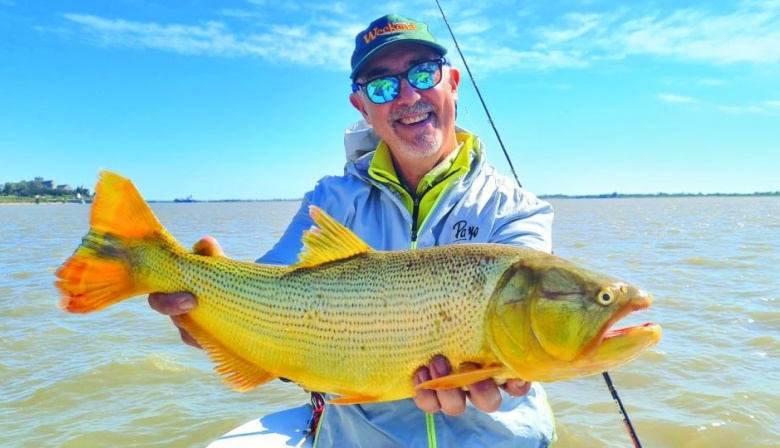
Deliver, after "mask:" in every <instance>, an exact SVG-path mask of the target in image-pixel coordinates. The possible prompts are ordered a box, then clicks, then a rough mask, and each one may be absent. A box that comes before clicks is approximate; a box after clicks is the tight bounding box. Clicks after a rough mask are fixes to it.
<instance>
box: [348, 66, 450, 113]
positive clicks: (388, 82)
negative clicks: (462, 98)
mask: <svg viewBox="0 0 780 448" xmlns="http://www.w3.org/2000/svg"><path fill="white" fill-rule="evenodd" d="M445 64H447V60H446V59H445V58H443V57H442V58H439V59H434V60H432V61H425V62H421V63H419V64H417V65H415V66H413V67H409V68H408V69H407V70H406V71H405V72H402V73H398V74H395V75H384V76H379V77H377V78H374V79H371V80H368V81H366V82H364V83H358V82H356V83H354V84H352V91H353V92H357V91H358V90H360V89H363V91H364V92H366V96H368V99H369V100H371V102H372V103H374V104H384V103H389V102H390V101H393V100H394V99H396V98H398V94H399V93H400V92H401V80H402V79H403V78H406V80H407V81H409V85H411V86H412V87H414V88H415V89H417V90H428V89H431V88H433V87H436V85H437V84H439V82H440V81H441V67H442V66H443V65H445Z"/></svg>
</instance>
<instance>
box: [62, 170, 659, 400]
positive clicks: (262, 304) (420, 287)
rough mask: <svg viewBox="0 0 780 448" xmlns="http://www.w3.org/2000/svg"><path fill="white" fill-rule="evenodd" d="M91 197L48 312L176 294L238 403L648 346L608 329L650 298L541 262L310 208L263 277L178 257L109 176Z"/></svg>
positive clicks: (650, 330)
mask: <svg viewBox="0 0 780 448" xmlns="http://www.w3.org/2000/svg"><path fill="white" fill-rule="evenodd" d="M95 192H96V198H95V201H94V203H93V205H92V210H91V215H90V230H89V233H87V235H86V236H85V237H84V238H83V240H82V243H81V245H80V246H79V247H78V248H77V249H76V252H75V253H74V254H73V255H72V256H71V257H70V258H69V259H68V260H67V261H66V262H65V264H63V266H62V267H61V268H60V269H59V270H58V271H57V274H56V275H57V277H58V278H59V279H58V280H57V282H56V286H57V287H58V288H59V289H60V291H61V292H62V295H63V299H62V303H61V306H62V308H64V309H65V310H67V311H70V312H72V313H87V312H91V311H95V310H99V309H101V308H105V307H107V306H109V305H112V304H114V303H117V302H119V301H121V300H124V299H126V298H129V297H132V296H137V295H142V294H147V293H150V292H155V291H157V292H164V293H172V292H176V291H189V292H191V293H192V294H194V295H195V296H196V297H197V300H198V306H197V307H196V308H195V309H194V310H193V311H191V312H190V313H188V314H186V315H184V316H182V317H181V324H182V326H183V327H184V328H185V329H186V330H187V331H188V332H190V333H191V334H192V336H193V337H194V338H195V339H196V340H197V341H198V342H199V343H200V345H201V346H202V347H203V348H204V349H205V350H206V351H207V352H208V354H209V356H210V357H211V359H212V360H213V361H214V363H215V364H216V367H215V370H216V371H217V372H218V373H219V374H220V375H224V381H225V382H226V383H227V384H228V385H229V386H230V387H232V388H234V389H236V390H239V391H246V390H249V389H252V388H254V387H255V386H258V385H260V384H263V383H266V382H268V381H270V380H273V379H274V378H278V377H284V378H288V379H290V380H292V381H295V382H296V383H298V384H300V385H301V386H303V387H305V388H306V389H309V390H316V391H322V392H329V393H332V394H335V395H339V396H340V397H339V398H336V399H334V400H332V402H333V403H337V404H353V403H368V402H379V401H388V400H397V399H401V398H406V397H411V396H413V395H414V386H413V381H412V375H413V374H414V372H415V370H417V369H418V368H419V367H420V366H424V365H428V364H429V362H430V361H431V358H433V357H434V356H435V355H439V354H440V355H444V356H446V357H447V358H448V359H449V361H450V362H451V364H452V365H453V366H458V365H460V364H462V363H465V362H471V363H476V364H478V365H480V366H481V367H480V368H478V369H475V370H468V371H456V372H454V373H453V374H451V375H449V376H445V377H443V378H439V379H436V380H432V381H429V382H426V383H423V384H421V385H419V386H418V387H422V388H432V389H441V388H453V387H463V386H466V385H468V384H472V383H474V382H476V381H480V380H484V379H487V378H494V379H496V380H502V379H506V378H523V379H525V380H527V381H556V380H563V379H568V378H576V377H582V376H586V375H592V374H598V373H601V372H603V371H605V370H609V369H612V368H615V367H617V366H620V365H622V364H625V363H627V362H629V361H630V360H632V359H634V358H636V357H637V356H638V355H640V354H641V353H642V352H643V351H645V350H646V349H647V348H649V347H651V346H653V345H654V344H656V343H657V342H658V341H659V339H660V337H661V329H660V327H659V326H658V325H655V324H645V325H640V326H635V327H630V328H623V329H620V330H610V327H611V326H612V325H613V324H614V323H615V322H616V321H618V320H619V319H621V318H623V317H624V316H626V315H627V314H629V313H631V312H632V311H636V310H642V309H645V308H647V307H649V306H650V304H651V302H652V297H651V295H650V294H648V293H646V292H644V291H642V290H641V289H638V288H636V287H634V286H631V285H629V284H627V283H625V282H622V281H620V280H617V279H615V278H612V277H609V276H606V275H602V274H598V273H595V272H593V271H590V270H587V269H584V268H582V267H579V266H577V265H574V264H572V263H570V262H568V261H565V260H563V259H561V258H559V257H556V256H554V255H550V254H547V253H544V252H538V251H533V250H526V249H520V248H517V247H512V246H508V245H499V244H459V245H448V246H439V247H432V248H425V249H417V250H409V251H390V252H383V251H375V250H373V249H371V248H370V247H368V245H366V243H364V242H363V241H362V240H361V239H360V238H358V237H357V236H356V235H355V234H354V233H352V231H350V230H348V229H347V228H346V227H344V226H342V225H341V224H339V223H338V222H336V221H334V220H333V219H332V218H331V217H329V216H328V215H327V214H325V212H323V211H322V210H320V209H319V208H316V207H311V208H310V214H311V217H312V219H313V220H314V222H315V223H316V225H317V227H316V228H312V230H310V231H306V232H304V234H303V236H302V238H303V250H302V252H301V254H300V261H299V262H298V263H297V264H295V265H293V266H290V267H278V266H267V265H261V264H256V263H251V262H241V261H236V260H230V259H228V258H226V257H223V256H204V255H197V254H194V253H191V252H189V251H188V250H187V249H186V248H184V247H183V246H181V245H180V244H179V243H177V242H176V240H175V239H174V238H173V236H171V235H170V234H169V233H168V232H167V231H166V230H165V229H164V228H163V227H162V225H161V224H160V223H159V221H158V220H157V218H156V217H155V216H154V213H153V212H152V210H151V208H150V207H149V206H148V204H146V202H145V201H144V200H143V199H142V197H141V195H140V194H139V193H138V191H137V190H136V188H135V187H134V186H133V184H132V183H131V182H130V181H129V180H128V179H126V178H124V177H121V176H119V175H117V174H114V173H111V172H108V171H103V172H101V175H100V180H99V181H98V184H97V186H96V189H95Z"/></svg>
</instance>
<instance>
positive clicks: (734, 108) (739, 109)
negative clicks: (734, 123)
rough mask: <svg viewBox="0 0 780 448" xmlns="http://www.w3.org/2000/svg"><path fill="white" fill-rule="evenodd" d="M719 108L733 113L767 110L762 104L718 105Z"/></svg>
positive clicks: (751, 112)
mask: <svg viewBox="0 0 780 448" xmlns="http://www.w3.org/2000/svg"><path fill="white" fill-rule="evenodd" d="M717 109H718V110H719V111H721V112H725V113H727V114H732V115H746V114H760V113H765V112H766V110H765V109H763V108H762V107H761V106H717Z"/></svg>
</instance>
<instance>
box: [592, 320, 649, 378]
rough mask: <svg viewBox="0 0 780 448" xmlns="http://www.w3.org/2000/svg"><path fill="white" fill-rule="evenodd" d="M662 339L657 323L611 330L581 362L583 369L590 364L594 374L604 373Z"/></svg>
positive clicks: (631, 358) (626, 361)
mask: <svg viewBox="0 0 780 448" xmlns="http://www.w3.org/2000/svg"><path fill="white" fill-rule="evenodd" d="M660 340H661V326H660V325H658V324H655V323H649V322H648V323H646V324H643V325H637V326H633V327H625V328H620V329H617V330H609V331H607V332H606V333H605V334H604V338H603V340H602V342H601V344H600V345H599V347H598V350H596V352H595V353H594V354H593V355H591V356H589V357H584V358H582V359H581V360H580V361H579V364H581V368H583V369H584V368H585V365H588V366H589V370H591V371H592V373H593V374H598V373H602V372H605V371H607V370H611V369H614V368H616V367H620V366H622V365H623V364H626V363H628V362H629V361H631V360H633V359H634V358H636V357H638V356H639V355H641V354H642V353H643V352H644V351H645V350H647V349H649V348H650V347H652V346H654V345H656V344H657V343H658V342H659V341H660Z"/></svg>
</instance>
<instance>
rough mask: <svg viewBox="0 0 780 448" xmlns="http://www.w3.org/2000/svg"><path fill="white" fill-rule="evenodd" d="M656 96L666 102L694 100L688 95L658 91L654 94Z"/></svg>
mask: <svg viewBox="0 0 780 448" xmlns="http://www.w3.org/2000/svg"><path fill="white" fill-rule="evenodd" d="M656 98H658V99H659V100H661V101H665V102H667V103H693V102H694V101H696V100H695V99H693V98H691V97H689V96H682V95H675V94H673V93H659V94H658V95H656Z"/></svg>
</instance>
